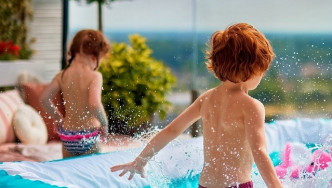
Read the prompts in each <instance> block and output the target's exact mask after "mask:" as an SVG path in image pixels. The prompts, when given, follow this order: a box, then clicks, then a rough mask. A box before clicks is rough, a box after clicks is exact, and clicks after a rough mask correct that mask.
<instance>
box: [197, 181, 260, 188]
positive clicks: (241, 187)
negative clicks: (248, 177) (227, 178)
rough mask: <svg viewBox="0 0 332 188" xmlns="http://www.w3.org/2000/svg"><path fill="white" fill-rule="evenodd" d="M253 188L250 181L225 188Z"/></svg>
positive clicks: (202, 187) (201, 187)
mask: <svg viewBox="0 0 332 188" xmlns="http://www.w3.org/2000/svg"><path fill="white" fill-rule="evenodd" d="M253 187H254V183H253V182H252V181H248V182H246V183H241V184H239V185H238V186H235V185H234V186H231V187H226V188H253ZM198 188H207V187H204V186H201V185H198Z"/></svg>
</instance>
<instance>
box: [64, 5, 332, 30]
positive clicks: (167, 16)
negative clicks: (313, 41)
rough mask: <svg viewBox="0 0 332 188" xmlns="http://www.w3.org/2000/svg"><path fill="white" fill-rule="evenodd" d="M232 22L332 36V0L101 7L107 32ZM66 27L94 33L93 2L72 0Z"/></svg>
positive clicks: (220, 26)
mask: <svg viewBox="0 0 332 188" xmlns="http://www.w3.org/2000/svg"><path fill="white" fill-rule="evenodd" d="M195 2H196V11H193V10H194V4H195ZM194 17H196V21H195V19H194ZM236 22H247V23H249V24H251V25H253V26H254V27H256V28H257V29H258V30H261V31H265V32H323V33H327V32H332V1H331V0H231V1H230V0H228V1H226V0H118V1H115V2H113V3H112V4H111V5H110V6H104V7H103V24H104V30H105V31H123V30H125V31H133V32H135V31H192V30H193V28H196V29H197V31H215V30H222V29H224V28H225V27H227V26H229V25H231V24H233V23H236ZM69 28H70V30H77V29H82V28H95V29H96V28H97V6H96V4H90V5H87V4H85V3H84V1H83V3H78V2H76V1H73V0H71V1H70V3H69Z"/></svg>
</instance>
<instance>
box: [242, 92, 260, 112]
mask: <svg viewBox="0 0 332 188" xmlns="http://www.w3.org/2000/svg"><path fill="white" fill-rule="evenodd" d="M241 103H242V105H243V107H244V108H243V109H244V110H249V109H250V111H262V110H264V105H263V103H262V102H260V101H259V100H257V99H255V98H252V97H251V96H249V95H243V97H241Z"/></svg>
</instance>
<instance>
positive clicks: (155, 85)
mask: <svg viewBox="0 0 332 188" xmlns="http://www.w3.org/2000/svg"><path fill="white" fill-rule="evenodd" d="M129 41H130V44H129V45H127V44H126V43H113V44H112V54H110V55H108V56H107V57H106V58H105V59H104V60H103V62H102V64H101V67H100V69H99V70H100V72H101V73H102V75H103V92H102V101H103V104H104V107H105V110H106V111H107V113H108V115H109V117H110V118H111V119H112V118H113V119H114V118H115V119H118V120H120V121H121V122H124V123H125V124H127V125H128V126H129V127H137V126H140V125H142V124H144V123H147V122H149V120H150V118H151V117H152V115H153V114H154V113H157V114H159V117H160V118H165V117H166V112H167V110H168V107H169V106H170V103H169V102H168V101H167V100H166V93H167V92H168V91H170V90H171V87H172V86H173V85H174V84H175V81H176V78H175V76H174V75H173V74H172V73H171V71H170V69H169V68H168V67H166V66H165V65H164V64H163V63H162V62H161V61H158V60H156V59H154V58H153V57H151V55H152V50H151V49H150V48H149V47H148V46H147V45H146V39H145V38H143V37H142V36H139V35H137V34H135V35H131V36H129ZM111 124H112V123H111ZM111 126H116V125H111Z"/></svg>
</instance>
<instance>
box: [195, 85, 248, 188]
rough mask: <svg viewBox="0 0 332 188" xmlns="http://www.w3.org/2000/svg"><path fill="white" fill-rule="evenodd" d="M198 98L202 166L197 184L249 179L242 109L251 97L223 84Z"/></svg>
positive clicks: (223, 183) (235, 181) (221, 183)
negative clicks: (201, 138) (202, 145)
mask: <svg viewBox="0 0 332 188" xmlns="http://www.w3.org/2000/svg"><path fill="white" fill-rule="evenodd" d="M202 97H203V98H202V103H201V108H200V112H201V117H202V121H203V134H204V135H203V139H204V167H203V170H202V173H201V176H200V184H202V185H204V186H207V187H210V186H214V185H223V186H221V187H227V186H229V185H236V183H238V182H240V183H245V182H249V181H250V180H251V177H250V176H251V169H252V165H253V156H252V154H251V149H250V145H249V142H248V140H247V138H246V128H245V125H244V114H243V112H242V109H243V108H244V104H246V103H250V102H252V101H253V100H254V99H252V98H250V97H249V96H248V95H246V94H245V93H244V92H243V91H241V90H240V89H239V88H231V87H228V84H226V83H224V84H222V85H220V86H219V87H217V88H215V89H212V90H209V91H208V92H206V93H205V94H203V95H202ZM254 102H255V101H254Z"/></svg>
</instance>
